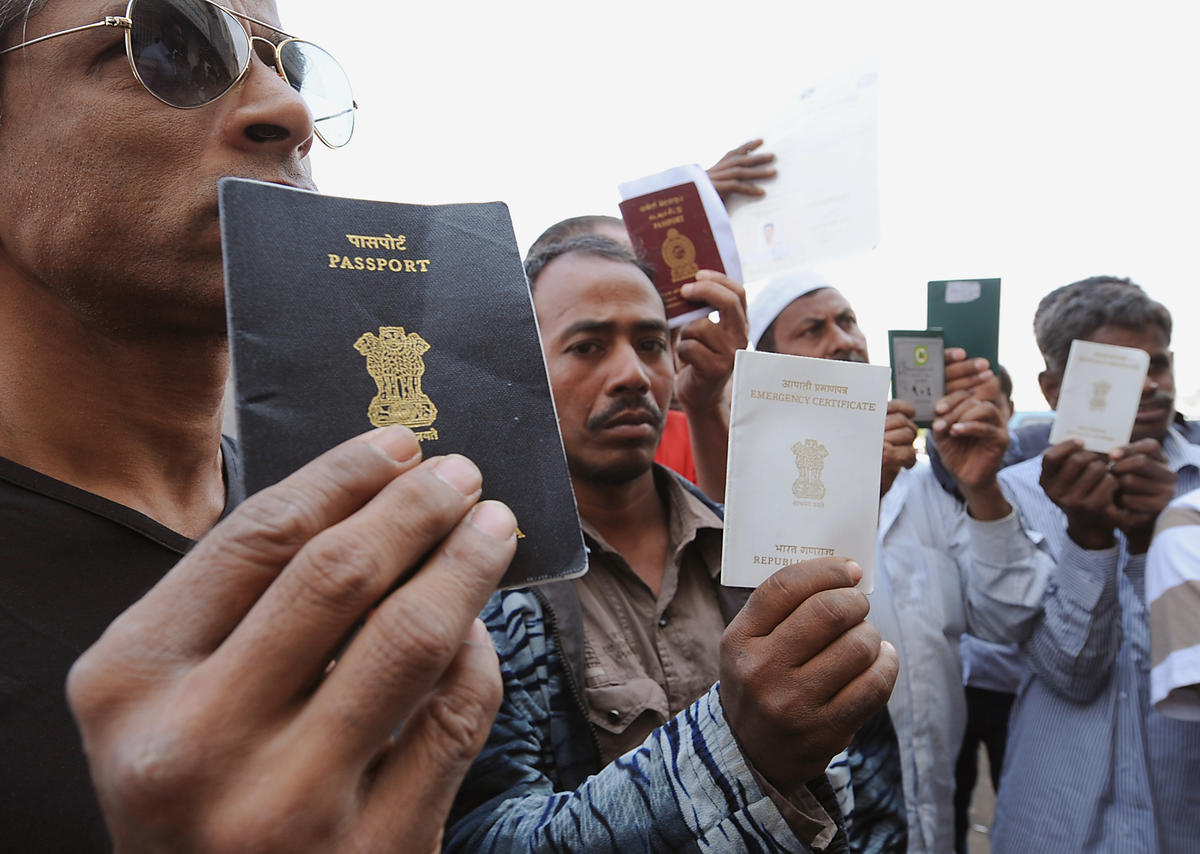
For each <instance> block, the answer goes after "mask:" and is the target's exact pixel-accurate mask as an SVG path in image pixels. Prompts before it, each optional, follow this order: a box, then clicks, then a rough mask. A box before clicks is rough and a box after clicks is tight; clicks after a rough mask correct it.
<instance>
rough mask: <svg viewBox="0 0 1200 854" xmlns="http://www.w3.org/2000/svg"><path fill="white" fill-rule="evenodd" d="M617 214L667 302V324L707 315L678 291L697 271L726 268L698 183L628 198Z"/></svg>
mask: <svg viewBox="0 0 1200 854" xmlns="http://www.w3.org/2000/svg"><path fill="white" fill-rule="evenodd" d="M621 218H622V219H624V220H625V229H626V230H627V231H628V232H629V237H630V239H631V240H632V241H633V248H634V250H635V251H636V252H637V253H638V254H639V255H641V257H642V258H644V259H645V260H647V261H649V262H650V264H651V265H652V266H653V267H654V269H655V275H654V286H655V287H656V288H658V291H659V293H661V294H662V297H663V302H665V303H666V306H667V319H668V320H669V321H670V322H671V325H672V326H679V325H682V324H684V323H687V322H689V321H691V320H693V319H695V318H696V317H702V316H704V315H705V314H707V313H708V312H709V311H710V309H709V307H708V306H706V305H704V304H702V303H696V302H689V301H688V300H686V299H684V298H683V296H682V295H681V294H680V293H679V290H680V288H682V287H683V286H684V285H685V284H687V283H688V282H694V281H695V280H696V273H698V272H700V271H701V270H717V271H718V272H721V273H725V272H727V270H726V269H725V264H724V262H723V261H722V259H721V251H720V249H719V248H718V247H717V241H716V238H715V237H714V236H713V230H712V226H711V225H710V224H709V221H708V216H707V214H706V213H705V210H704V203H703V202H702V201H701V199H700V191H699V190H698V189H697V187H696V185H695V184H694V183H692V182H690V181H689V182H688V183H685V184H678V185H676V186H673V187H666V188H665V189H661V190H655V191H654V192H651V193H646V194H645V195H641V196H635V197H634V198H631V199H626V200H625V201H623V202H621Z"/></svg>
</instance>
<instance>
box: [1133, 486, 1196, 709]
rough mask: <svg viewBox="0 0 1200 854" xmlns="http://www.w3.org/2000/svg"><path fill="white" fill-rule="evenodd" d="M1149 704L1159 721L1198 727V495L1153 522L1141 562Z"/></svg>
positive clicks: (1184, 497) (1178, 502)
mask: <svg viewBox="0 0 1200 854" xmlns="http://www.w3.org/2000/svg"><path fill="white" fill-rule="evenodd" d="M1146 605H1147V606H1148V607H1149V608H1150V665H1151V670H1150V701H1151V702H1152V703H1154V706H1155V708H1157V709H1158V710H1159V711H1160V712H1162V713H1163V714H1164V715H1170V716H1171V717H1175V718H1182V719H1184V720H1190V721H1200V490H1196V491H1194V492H1189V493H1188V494H1187V495H1182V496H1180V497H1179V498H1176V499H1175V500H1174V501H1173V502H1172V503H1171V506H1170V507H1168V508H1167V509H1166V510H1165V511H1163V513H1162V515H1161V516H1159V517H1158V527H1157V530H1156V531H1155V532H1154V542H1153V543H1152V544H1151V545H1150V553H1149V555H1147V557H1146Z"/></svg>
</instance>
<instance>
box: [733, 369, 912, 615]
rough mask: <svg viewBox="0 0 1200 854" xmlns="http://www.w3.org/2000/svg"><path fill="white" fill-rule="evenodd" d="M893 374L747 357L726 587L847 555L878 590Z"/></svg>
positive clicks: (737, 388)
mask: <svg viewBox="0 0 1200 854" xmlns="http://www.w3.org/2000/svg"><path fill="white" fill-rule="evenodd" d="M890 379H891V377H890V372H889V371H888V369H887V368H885V367H882V366H880V365H865V364H861V363H858V362H839V361H836V360H833V359H809V358H806V357H804V356H784V355H781V354H778V353H759V352H755V351H750V350H738V351H737V354H736V355H735V356H734V365H733V412H732V415H731V416H730V423H729V463H728V466H729V468H728V473H727V476H726V481H725V501H726V504H725V537H724V547H723V549H722V552H721V583H722V584H726V585H729V586H732V587H757V586H758V585H759V584H761V583H762V582H763V581H765V580H766V579H767V578H769V577H770V576H771V575H773V574H774V573H776V572H777V571H779V570H780V569H783V567H785V566H788V565H790V564H793V563H798V562H800V561H803V560H812V559H813V558H818V557H828V556H831V555H838V556H841V557H848V558H852V559H853V560H855V561H857V562H858V563H859V565H861V566H862V569H863V577H862V580H861V581H860V582H859V583H858V587H859V589H861V590H862V591H863V592H864V593H870V592H871V591H872V590H873V589H874V585H875V534H876V525H877V523H878V518H879V470H880V462H881V460H882V455H883V422H884V418H885V417H886V414H887V398H888V384H889V380H890Z"/></svg>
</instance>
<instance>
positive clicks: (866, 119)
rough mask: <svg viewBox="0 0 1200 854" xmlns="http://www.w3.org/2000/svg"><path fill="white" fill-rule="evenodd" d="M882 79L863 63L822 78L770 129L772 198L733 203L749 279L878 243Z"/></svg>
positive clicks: (766, 136) (766, 135) (784, 108)
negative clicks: (879, 91)
mask: <svg viewBox="0 0 1200 854" xmlns="http://www.w3.org/2000/svg"><path fill="white" fill-rule="evenodd" d="M878 78H879V74H878V71H877V70H876V69H874V68H863V69H857V70H855V71H850V72H843V73H842V74H838V75H836V76H833V77H830V78H828V79H826V80H823V81H821V82H820V83H818V84H817V85H815V86H811V87H809V88H808V89H806V90H805V91H804V92H802V93H801V94H800V96H799V97H798V98H795V99H794V100H792V101H791V102H789V103H786V104H782V105H781V111H780V114H779V115H778V116H776V117H775V119H774V120H773V121H772V122H771V123H770V124H769V125H768V126H767V127H765V128H764V130H763V133H762V134H761V136H762V138H763V147H762V150H763V151H770V152H773V153H774V154H775V163H774V166H775V169H776V171H777V173H778V174H777V176H776V177H775V178H774V179H773V180H770V181H767V182H766V183H765V184H764V185H763V187H764V189H765V190H766V191H767V193H766V195H765V196H762V197H760V198H750V197H747V196H735V197H733V198H732V199H730V203H729V215H730V219H731V220H732V221H733V235H734V237H735V238H736V239H737V245H738V251H739V252H740V253H741V256H742V269H743V270H744V271H745V274H746V279H745V282H746V283H749V282H758V281H759V280H762V279H767V278H769V277H771V276H773V275H776V274H777V273H782V272H784V271H785V270H790V269H793V268H797V267H810V266H813V265H814V264H817V263H819V262H821V261H824V260H827V259H830V258H837V257H841V256H845V255H852V254H855V253H857V252H864V251H867V250H869V249H872V248H874V247H875V245H876V244H877V243H879V164H878V156H877V148H878V146H877V124H878V116H877V113H878V110H877V104H876V90H877V88H878V85H877V84H878Z"/></svg>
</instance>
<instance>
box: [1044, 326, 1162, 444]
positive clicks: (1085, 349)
mask: <svg viewBox="0 0 1200 854" xmlns="http://www.w3.org/2000/svg"><path fill="white" fill-rule="evenodd" d="M1149 367H1150V356H1149V354H1148V353H1147V352H1146V351H1145V350H1140V349H1138V348H1136V347H1117V346H1115V345H1113V344H1097V343H1096V342H1095V341H1082V340H1079V339H1076V340H1075V341H1072V342H1071V352H1070V355H1068V356H1067V369H1066V370H1065V371H1064V372H1063V381H1062V389H1061V390H1060V391H1059V393H1058V406H1057V408H1056V409H1055V414H1054V427H1053V428H1051V430H1050V443H1051V444H1052V445H1053V444H1058V443H1059V442H1065V441H1066V440H1067V439H1079V440H1080V441H1082V442H1083V446H1084V448H1086V449H1087V450H1089V451H1095V452H1096V453H1099V454H1107V453H1108V452H1109V451H1111V450H1112V449H1113V448H1116V447H1117V446H1119V445H1125V444H1128V442H1129V437H1130V435H1131V434H1132V433H1133V422H1134V419H1136V418H1137V410H1138V403H1139V402H1140V400H1141V397H1142V386H1143V384H1144V383H1145V381H1146V371H1147V369H1148V368H1149Z"/></svg>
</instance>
